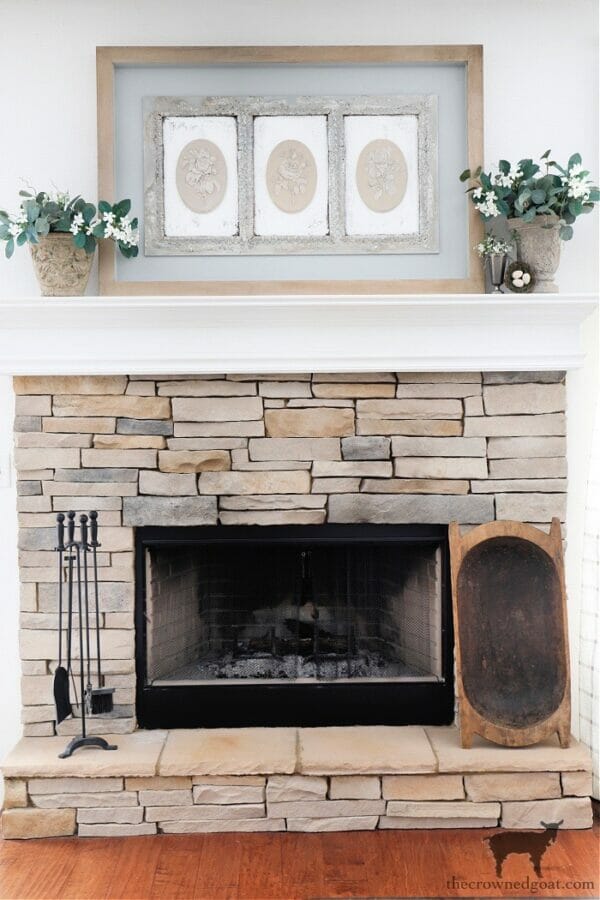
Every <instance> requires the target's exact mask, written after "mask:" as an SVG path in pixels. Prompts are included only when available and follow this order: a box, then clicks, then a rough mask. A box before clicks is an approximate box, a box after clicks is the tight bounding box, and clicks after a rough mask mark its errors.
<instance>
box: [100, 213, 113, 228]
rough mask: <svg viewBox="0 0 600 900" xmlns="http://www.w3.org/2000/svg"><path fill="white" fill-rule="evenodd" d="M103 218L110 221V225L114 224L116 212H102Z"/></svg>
mask: <svg viewBox="0 0 600 900" xmlns="http://www.w3.org/2000/svg"><path fill="white" fill-rule="evenodd" d="M102 218H103V219H104V221H105V222H108V223H109V225H112V223H113V222H114V221H115V214H114V213H113V212H105V213H102Z"/></svg>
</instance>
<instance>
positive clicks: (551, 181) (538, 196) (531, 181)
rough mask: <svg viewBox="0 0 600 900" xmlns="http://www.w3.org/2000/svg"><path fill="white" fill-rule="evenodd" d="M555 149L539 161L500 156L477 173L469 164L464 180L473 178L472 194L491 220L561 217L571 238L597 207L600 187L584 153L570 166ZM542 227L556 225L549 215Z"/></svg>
mask: <svg viewBox="0 0 600 900" xmlns="http://www.w3.org/2000/svg"><path fill="white" fill-rule="evenodd" d="M550 154H551V151H550V150H546V152H545V153H544V154H543V155H542V156H541V158H540V161H539V163H536V162H534V161H533V160H532V159H521V160H519V162H518V163H517V164H516V165H514V164H512V163H510V162H508V161H507V160H506V159H501V160H500V161H499V162H498V165H497V167H496V169H495V170H494V171H491V172H483V171H482V168H481V166H479V167H478V168H477V169H475V171H474V172H471V170H470V169H465V171H464V172H463V173H462V175H461V176H460V180H461V181H471V182H472V184H471V185H470V186H469V188H467V193H470V195H471V200H472V201H473V203H474V205H475V208H476V209H477V211H478V212H479V213H480V215H481V216H482V218H483V219H485V220H486V221H488V220H490V219H493V218H496V217H497V216H503V217H505V218H508V219H510V218H519V219H523V221H524V222H533V221H534V219H535V218H536V216H556V217H557V219H558V223H557V224H558V228H559V234H560V237H561V238H562V239H563V241H570V240H571V238H572V237H573V223H574V222H575V220H576V219H577V217H578V216H580V215H582V214H584V213H589V212H591V211H592V210H593V208H594V204H595V203H598V201H599V200H600V192H599V191H598V188H597V186H596V185H594V184H593V183H592V182H591V181H590V179H589V174H590V173H589V172H588V171H587V170H586V169H584V168H583V165H582V162H581V156H580V154H579V153H574V154H573V156H571V158H570V159H569V162H568V163H567V165H566V167H565V166H560V165H559V164H558V163H557V162H555V161H554V160H553V159H550ZM543 227H544V228H553V227H554V225H553V224H552V223H551V222H548V221H547V220H546V221H545V222H544V225H543Z"/></svg>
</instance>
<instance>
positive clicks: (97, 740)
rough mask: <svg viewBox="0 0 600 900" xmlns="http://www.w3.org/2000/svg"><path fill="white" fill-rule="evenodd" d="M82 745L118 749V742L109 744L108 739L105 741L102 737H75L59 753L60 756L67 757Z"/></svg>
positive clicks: (101, 748) (102, 748)
mask: <svg viewBox="0 0 600 900" xmlns="http://www.w3.org/2000/svg"><path fill="white" fill-rule="evenodd" d="M80 747H98V748H99V749H100V750H116V749H117V745H116V744H109V743H108V741H105V740H104V738H102V737H96V736H90V737H74V738H73V740H72V741H69V743H68V744H67V746H66V747H65V749H64V751H63V752H62V753H59V754H58V758H59V759H66V758H67V757H68V756H72V755H73V753H75V751H76V750H79V748H80Z"/></svg>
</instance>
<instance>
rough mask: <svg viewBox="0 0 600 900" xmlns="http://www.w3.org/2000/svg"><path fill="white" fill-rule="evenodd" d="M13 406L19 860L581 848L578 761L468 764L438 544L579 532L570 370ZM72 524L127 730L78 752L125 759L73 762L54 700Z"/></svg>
mask: <svg viewBox="0 0 600 900" xmlns="http://www.w3.org/2000/svg"><path fill="white" fill-rule="evenodd" d="M14 387H15V392H16V419H15V442H16V450H15V463H16V468H17V473H18V516H19V566H20V573H21V582H22V593H21V629H20V650H21V658H22V696H23V722H24V734H25V736H26V737H25V740H24V741H23V742H22V744H21V745H19V746H18V747H17V748H16V750H15V751H14V752H13V754H12V755H11V756H10V757H9V759H8V760H7V763H6V764H5V767H4V773H5V777H6V778H7V797H8V798H9V799H8V806H9V807H10V808H9V809H8V811H7V812H6V813H5V826H4V827H5V833H6V834H7V836H14V837H25V836H32V834H38V835H39V834H72V833H75V832H77V833H79V834H81V835H86V834H90V835H91V834H149V833H156V832H157V830H160V831H164V832H169V831H214V830H232V831H247V830H286V829H287V830H336V829H363V828H376V827H380V828H402V827H440V825H442V826H444V827H482V826H489V827H491V826H494V825H497V824H498V823H499V822H500V824H502V825H504V826H506V827H536V825H537V823H538V821H539V817H540V816H541V817H543V818H544V817H545V819H546V820H547V821H554V820H555V819H558V818H561V816H562V817H564V818H565V823H566V824H565V827H588V826H589V824H590V804H589V798H586V794H587V793H589V774H588V769H589V757H588V756H587V754H586V752H585V751H584V750H583V748H581V747H580V746H579V745H577V744H575V745H574V746H573V747H572V748H570V749H568V750H561V749H560V748H559V747H558V746H555V745H554V744H553V743H552V742H546V743H545V744H544V745H542V746H540V747H538V748H529V749H523V750H518V751H515V750H508V749H506V748H498V747H496V748H494V747H491V746H479V745H477V746H476V747H475V748H474V749H473V751H463V750H462V749H461V748H460V746H459V744H458V738H457V735H456V730H455V729H454V728H452V727H450V724H451V722H452V719H453V708H454V690H453V676H452V666H453V656H452V629H451V618H450V616H449V612H448V588H447V567H448V559H447V526H448V523H449V522H451V521H454V520H456V521H458V522H459V523H460V524H461V526H462V527H463V528H464V529H469V528H470V527H472V526H474V525H477V524H479V523H482V522H487V521H490V520H493V519H506V518H512V519H518V520H520V521H524V522H528V523H531V524H535V525H537V526H538V527H541V528H545V529H547V528H548V527H549V524H550V520H551V518H552V517H553V516H557V517H559V519H560V521H561V522H563V523H564V521H565V501H566V474H567V473H566V448H565V385H564V373H563V372H562V371H546V372H542V371H536V372H527V371H512V372H489V371H486V372H483V373H482V372H477V371H470V372H463V373H461V372H452V373H440V372H418V373H414V372H413V373H408V372H395V371H386V372H368V373H362V374H360V375H359V374H340V373H331V374H327V373H315V374H305V373H301V374H285V373H282V374H268V375H260V374H230V375H224V374H210V375H207V374H202V375H193V374H190V375H172V376H167V375H140V374H132V375H89V376H81V375H68V376H53V377H45V376H19V377H16V378H15V380H14ZM69 509H74V510H77V511H88V510H90V509H97V510H98V513H99V524H100V541H101V544H102V546H101V548H100V551H99V555H98V564H99V576H100V605H101V609H102V630H101V639H102V648H103V654H104V658H105V659H104V666H103V671H104V674H105V678H106V684H107V685H108V686H110V687H114V688H115V707H114V711H113V713H111V714H107V715H102V716H96V717H93V718H92V719H91V721H90V723H89V725H90V729H89V730H90V731H91V732H92V733H99V734H109V735H113V736H115V738H114V740H115V742H116V743H118V745H119V751H117V752H116V753H113V754H111V753H104V754H103V753H102V751H89V752H86V751H84V752H81V753H79V754H75V756H74V757H73V758H72V759H71V760H58V759H57V753H58V752H59V750H60V749H61V748H62V746H63V744H64V743H65V742H66V740H67V738H66V736H67V735H71V734H74V733H77V731H78V721H77V718H71V719H67V720H65V721H64V722H63V723H61V724H60V725H59V726H56V723H55V711H54V705H53V698H52V680H53V672H54V669H55V667H56V663H57V631H56V626H57V622H56V609H57V588H58V576H57V568H56V565H55V562H56V560H55V554H54V553H53V552H52V551H53V547H54V535H55V531H54V528H55V519H56V514H57V513H58V512H66V511H67V510H69ZM76 668H77V666H76V664H75V669H76ZM241 726H243V727H241ZM252 726H254V727H252ZM256 726H261V727H256ZM273 726H286V727H273ZM340 726H343V727H340ZM160 729H171V730H169V731H168V732H166V731H164V730H160ZM465 754H467V755H466V756H465ZM469 754H470V755H469ZM561 773H562V774H561ZM534 820H535V821H534Z"/></svg>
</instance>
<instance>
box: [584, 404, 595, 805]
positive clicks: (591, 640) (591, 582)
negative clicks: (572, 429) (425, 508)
mask: <svg viewBox="0 0 600 900" xmlns="http://www.w3.org/2000/svg"><path fill="white" fill-rule="evenodd" d="M579 685H580V687H579V694H580V696H579V710H580V713H579V716H580V735H581V740H582V741H583V743H584V744H586V746H587V747H589V749H590V750H591V753H592V764H593V795H594V797H596V798H600V772H599V761H600V404H599V405H598V407H597V409H596V420H595V427H594V437H593V441H592V454H591V461H590V473H589V479H588V490H587V501H586V516H585V532H584V548H583V569H582V591H581V655H580V663H579Z"/></svg>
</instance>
